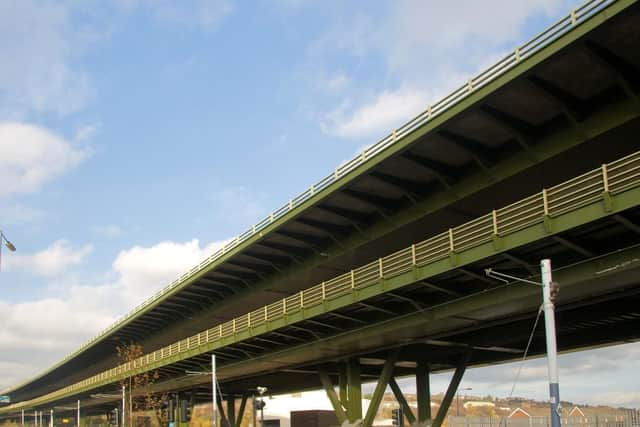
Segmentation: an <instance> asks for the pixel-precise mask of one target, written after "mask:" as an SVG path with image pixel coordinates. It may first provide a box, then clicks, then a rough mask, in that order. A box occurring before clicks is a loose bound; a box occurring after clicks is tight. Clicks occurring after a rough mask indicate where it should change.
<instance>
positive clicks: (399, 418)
mask: <svg viewBox="0 0 640 427" xmlns="http://www.w3.org/2000/svg"><path fill="white" fill-rule="evenodd" d="M391 424H393V425H394V426H400V427H403V426H404V414H403V413H402V408H397V409H392V410H391Z"/></svg>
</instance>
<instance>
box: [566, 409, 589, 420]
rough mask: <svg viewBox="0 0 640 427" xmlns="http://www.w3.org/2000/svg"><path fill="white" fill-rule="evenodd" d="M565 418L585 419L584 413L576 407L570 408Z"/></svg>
mask: <svg viewBox="0 0 640 427" xmlns="http://www.w3.org/2000/svg"><path fill="white" fill-rule="evenodd" d="M567 417H581V418H586V417H587V416H586V415H585V414H584V412H583V411H582V409H580V408H578V407H577V406H574V407H573V408H571V410H570V411H569V413H568V414H567Z"/></svg>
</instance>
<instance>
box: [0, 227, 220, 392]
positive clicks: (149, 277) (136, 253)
mask: <svg viewBox="0 0 640 427" xmlns="http://www.w3.org/2000/svg"><path fill="white" fill-rule="evenodd" d="M227 242H228V241H227V240H225V241H219V242H212V243H209V244H206V245H202V244H201V243H200V242H199V241H198V240H197V239H193V240H190V241H186V242H170V241H165V242H160V243H157V244H155V245H152V246H147V247H143V246H134V247H131V248H129V249H126V250H122V251H121V252H119V253H118V254H117V256H116V257H115V260H114V261H113V265H112V269H111V271H110V272H109V273H108V274H107V275H106V276H105V277H107V278H109V279H105V280H104V283H103V284H95V285H93V286H88V285H86V284H81V283H80V282H79V281H78V280H77V279H75V278H74V277H73V276H63V277H58V278H57V279H56V283H54V284H50V289H54V290H55V296H50V297H49V296H47V297H44V298H41V299H35V300H33V301H23V302H18V303H8V302H3V301H0V324H2V325H3V327H2V328H0V348H2V349H3V352H2V357H1V360H0V390H1V389H3V388H4V387H7V386H9V385H11V384H15V383H17V382H19V381H20V380H22V379H25V378H27V377H29V376H32V375H35V374H37V373H38V372H40V371H42V370H43V369H45V368H46V367H47V366H49V365H51V364H52V363H55V362H57V361H58V360H60V359H61V358H62V357H64V356H65V354H67V353H69V352H71V351H73V350H75V349H76V348H77V347H78V346H80V345H81V344H82V343H83V342H86V341H87V340H88V339H90V338H91V337H93V336H95V335H96V334H98V333H99V332H100V331H101V330H103V329H105V328H106V327H108V326H109V325H110V324H112V323H113V322H114V321H116V320H117V319H118V318H119V317H120V316H122V315H123V314H124V313H126V312H127V311H128V310H130V309H131V308H133V307H134V306H136V305H138V304H140V303H141V302H142V301H144V300H145V299H146V298H148V297H150V296H151V295H153V294H154V293H155V292H156V291H158V290H159V289H161V288H163V287H164V286H166V285H167V284H168V283H170V282H172V281H173V280H174V279H176V278H178V277H179V276H180V275H181V274H182V273H184V272H185V271H187V270H188V269H189V268H191V267H193V266H194V265H196V264H197V263H199V262H200V261H201V260H202V259H204V258H205V257H207V256H209V255H211V254H212V253H213V252H215V251H216V250H217V249H218V248H219V247H220V246H222V245H223V244H225V243H227ZM52 246H55V245H52ZM54 252H55V251H54ZM62 252H65V251H62ZM12 255H13V254H12Z"/></svg>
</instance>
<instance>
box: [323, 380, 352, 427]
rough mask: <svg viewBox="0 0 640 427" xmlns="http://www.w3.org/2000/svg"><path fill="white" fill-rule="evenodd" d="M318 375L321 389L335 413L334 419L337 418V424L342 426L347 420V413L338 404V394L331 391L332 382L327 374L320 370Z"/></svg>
mask: <svg viewBox="0 0 640 427" xmlns="http://www.w3.org/2000/svg"><path fill="white" fill-rule="evenodd" d="M319 375H320V382H321V383H322V387H323V388H324V391H325V392H326V393H327V397H328V398H329V401H330V402H331V406H333V410H334V411H335V413H336V418H338V422H339V423H340V424H342V423H344V422H345V421H347V420H348V419H347V413H346V412H345V410H344V409H343V408H342V404H341V403H340V398H339V397H338V394H337V393H336V391H335V390H334V389H333V382H332V381H331V378H329V374H327V372H326V371H324V370H320V372H319Z"/></svg>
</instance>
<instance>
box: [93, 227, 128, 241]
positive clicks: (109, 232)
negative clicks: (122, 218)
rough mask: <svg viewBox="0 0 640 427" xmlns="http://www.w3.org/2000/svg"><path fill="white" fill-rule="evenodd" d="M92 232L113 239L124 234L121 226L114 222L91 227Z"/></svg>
mask: <svg viewBox="0 0 640 427" xmlns="http://www.w3.org/2000/svg"><path fill="white" fill-rule="evenodd" d="M91 231H93V232H94V233H96V234H97V235H99V236H101V237H106V238H107V239H115V238H116V237H120V236H122V235H123V234H124V230H123V229H122V227H120V226H119V225H116V224H107V225H98V226H95V227H93V228H92V229H91Z"/></svg>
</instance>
